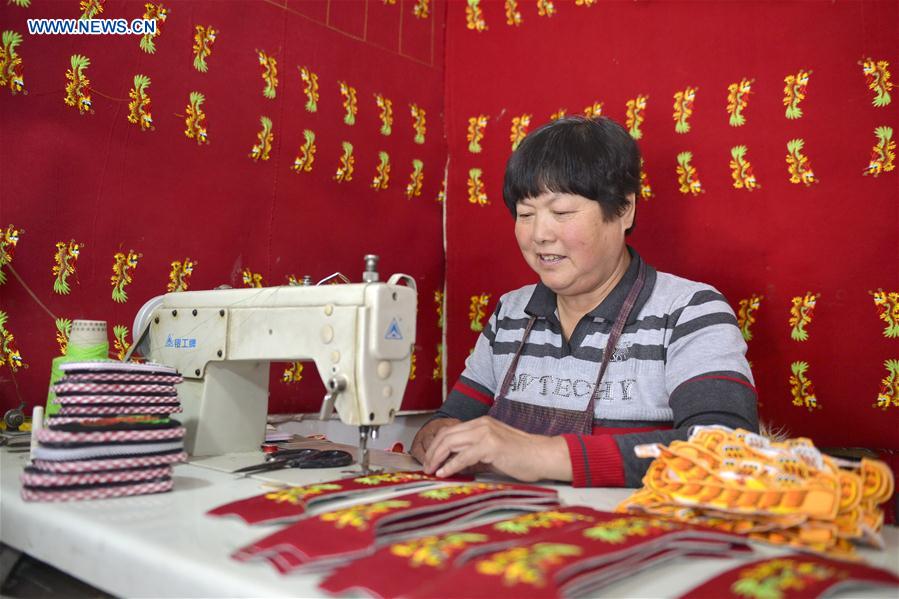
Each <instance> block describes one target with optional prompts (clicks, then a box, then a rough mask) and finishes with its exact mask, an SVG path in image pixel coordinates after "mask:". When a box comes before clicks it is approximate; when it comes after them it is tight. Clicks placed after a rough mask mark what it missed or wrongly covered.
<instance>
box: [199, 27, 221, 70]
mask: <svg viewBox="0 0 899 599" xmlns="http://www.w3.org/2000/svg"><path fill="white" fill-rule="evenodd" d="M218 33H219V32H218V31H216V30H215V29H213V27H212V26H211V25H197V26H196V27H194V46H193V52H194V68H195V69H197V70H198V71H200V72H201V73H205V72H207V71H208V70H209V65H207V64H206V59H207V58H209V55H210V54H212V44H214V43H215V38H216V36H217V35H218Z"/></svg>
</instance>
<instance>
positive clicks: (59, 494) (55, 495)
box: [22, 479, 172, 501]
mask: <svg viewBox="0 0 899 599" xmlns="http://www.w3.org/2000/svg"><path fill="white" fill-rule="evenodd" d="M171 490H172V479H168V480H164V481H159V482H154V483H141V484H137V485H124V486H121V487H98V488H96V489H80V490H76V491H35V490H32V489H29V488H27V487H23V488H22V499H24V500H25V501H84V500H90V499H108V498H110V497H127V496H131V495H149V494H151V493H164V492H166V491H171Z"/></svg>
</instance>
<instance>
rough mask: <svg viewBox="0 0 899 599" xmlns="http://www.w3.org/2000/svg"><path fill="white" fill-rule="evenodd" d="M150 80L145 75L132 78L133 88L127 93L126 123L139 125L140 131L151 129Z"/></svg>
mask: <svg viewBox="0 0 899 599" xmlns="http://www.w3.org/2000/svg"><path fill="white" fill-rule="evenodd" d="M149 87H150V78H149V77H147V76H146V75H140V74H138V75H135V76H134V87H132V88H131V91H129V92H128V97H129V98H131V101H130V102H129V103H128V122H129V123H131V124H133V125H139V126H140V130H141V131H146V130H148V129H153V115H152V114H151V112H150V95H149V93H148V91H147V90H148V88H149Z"/></svg>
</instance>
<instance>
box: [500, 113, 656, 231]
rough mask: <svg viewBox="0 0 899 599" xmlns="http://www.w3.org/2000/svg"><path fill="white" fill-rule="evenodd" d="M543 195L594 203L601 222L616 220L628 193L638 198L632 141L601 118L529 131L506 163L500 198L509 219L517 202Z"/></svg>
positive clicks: (579, 118)
mask: <svg viewBox="0 0 899 599" xmlns="http://www.w3.org/2000/svg"><path fill="white" fill-rule="evenodd" d="M546 192H553V193H570V194H575V195H579V196H583V197H585V198H588V199H590V200H593V201H595V202H599V205H600V208H601V209H602V214H603V219H604V220H606V221H610V220H614V218H616V217H619V216H622V215H623V214H624V213H625V212H626V211H627V209H628V206H629V204H630V200H629V199H628V195H629V194H634V197H635V198H636V197H637V196H639V194H640V149H639V148H638V147H637V142H636V141H634V139H633V138H632V137H631V136H630V134H628V132H627V131H626V130H625V129H624V127H622V126H621V125H619V124H618V123H616V122H615V121H613V120H612V119H610V118H608V117H604V116H601V117H596V118H586V117H582V116H568V117H562V118H560V119H558V120H555V121H552V122H550V123H547V124H546V125H543V126H542V127H540V128H539V129H535V130H534V131H533V132H531V133H530V134H528V135H527V137H525V138H524V140H522V142H521V144H520V145H519V146H518V149H516V150H515V151H514V152H513V153H512V156H510V157H509V161H508V163H506V176H505V180H504V181H503V200H504V201H505V203H506V207H508V208H509V211H510V212H511V213H512V216H515V214H516V212H515V205H516V204H518V202H520V201H521V200H523V199H525V198H534V197H537V196H539V195H540V194H543V193H546ZM631 229H633V226H632V227H631V228H630V229H628V230H627V233H630V232H631Z"/></svg>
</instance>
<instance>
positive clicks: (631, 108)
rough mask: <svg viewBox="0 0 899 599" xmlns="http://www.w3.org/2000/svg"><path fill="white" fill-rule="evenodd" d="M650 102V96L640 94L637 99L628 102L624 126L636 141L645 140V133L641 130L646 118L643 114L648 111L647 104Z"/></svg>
mask: <svg viewBox="0 0 899 599" xmlns="http://www.w3.org/2000/svg"><path fill="white" fill-rule="evenodd" d="M648 100H649V96H644V95H643V94H638V95H637V97H636V98H632V99H630V100H628V101H627V110H626V112H625V115H624V126H625V127H626V128H627V132H628V133H630V134H631V137H633V138H634V139H643V131H642V130H641V129H640V126H641V125H642V124H643V120H644V119H645V118H646V117H645V115H644V114H643V113H644V112H645V111H646V102H647V101H648Z"/></svg>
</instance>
